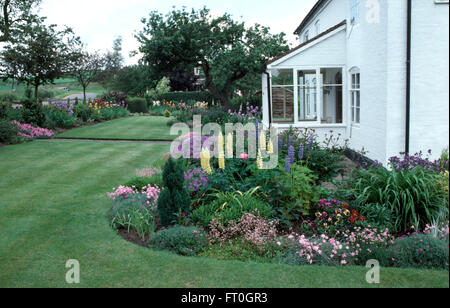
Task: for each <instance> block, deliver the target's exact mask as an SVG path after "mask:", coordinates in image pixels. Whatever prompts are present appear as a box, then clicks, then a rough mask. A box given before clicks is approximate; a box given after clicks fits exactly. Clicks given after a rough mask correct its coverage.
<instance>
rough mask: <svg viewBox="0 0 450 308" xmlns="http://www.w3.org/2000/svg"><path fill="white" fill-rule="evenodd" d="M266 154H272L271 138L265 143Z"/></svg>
mask: <svg viewBox="0 0 450 308" xmlns="http://www.w3.org/2000/svg"><path fill="white" fill-rule="evenodd" d="M267 154H273V142H272V139H270V140H269V142H268V143H267Z"/></svg>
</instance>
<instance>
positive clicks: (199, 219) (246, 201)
mask: <svg viewBox="0 0 450 308" xmlns="http://www.w3.org/2000/svg"><path fill="white" fill-rule="evenodd" d="M256 191H257V188H256V189H253V190H249V191H248V192H245V193H242V192H240V191H237V192H219V193H217V194H214V195H213V196H214V198H215V199H214V201H213V202H211V203H209V204H206V205H203V206H200V207H199V208H197V209H196V210H194V211H193V213H192V216H191V219H192V220H193V221H194V222H195V223H196V224H199V225H201V226H203V227H204V228H208V227H209V225H210V223H211V221H212V220H213V219H214V218H215V219H217V220H218V221H219V222H220V223H221V224H222V225H223V226H228V224H229V223H230V222H232V221H234V222H235V223H237V222H238V221H239V220H240V219H241V217H242V216H243V215H244V213H255V212H257V213H258V214H259V215H260V216H261V217H264V218H269V217H271V216H272V208H271V206H270V205H268V204H267V203H265V202H263V201H261V200H259V199H258V198H256V196H254V194H255V192H256Z"/></svg>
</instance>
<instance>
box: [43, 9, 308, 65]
mask: <svg viewBox="0 0 450 308" xmlns="http://www.w3.org/2000/svg"><path fill="white" fill-rule="evenodd" d="M315 2H316V0H279V1H274V0H189V1H187V0H43V2H42V5H41V10H40V15H41V16H47V17H48V22H49V23H55V24H58V25H67V26H70V27H72V28H73V29H74V31H75V33H76V34H77V35H79V36H80V37H81V39H82V40H83V42H85V43H87V45H88V46H89V49H91V50H102V51H104V50H106V49H110V48H111V47H112V41H113V40H114V39H115V38H116V37H117V36H122V38H123V50H124V51H123V54H124V56H125V58H126V63H127V64H134V63H136V62H137V59H136V58H134V59H132V58H129V57H128V53H129V52H130V51H132V50H137V48H138V46H139V45H138V43H137V41H136V39H135V38H134V36H133V34H134V33H135V32H136V31H139V30H141V29H142V24H141V21H140V20H141V18H143V17H146V16H148V14H149V12H151V11H153V10H156V11H160V12H162V13H164V14H165V13H167V12H169V11H170V10H171V8H172V6H176V7H177V8H182V7H183V6H186V7H187V8H192V7H193V8H196V9H199V8H202V7H203V6H206V7H208V8H209V9H211V11H212V13H213V14H217V15H218V14H223V13H224V12H227V13H230V14H232V15H233V17H234V18H236V19H239V20H243V21H245V22H246V23H248V24H254V23H260V24H262V25H265V26H269V27H270V28H271V29H272V32H274V33H278V32H285V33H286V34H287V38H288V40H289V43H291V44H292V45H295V44H296V38H295V36H294V35H293V32H294V31H295V29H296V27H297V26H298V25H299V24H300V22H301V20H302V19H303V17H305V16H306V14H307V13H308V11H309V10H310V9H311V8H312V6H313V5H314V3H315Z"/></svg>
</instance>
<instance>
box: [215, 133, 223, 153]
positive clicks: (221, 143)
mask: <svg viewBox="0 0 450 308" xmlns="http://www.w3.org/2000/svg"><path fill="white" fill-rule="evenodd" d="M217 141H218V143H219V157H220V156H221V155H224V153H225V152H224V149H225V148H224V144H225V139H224V138H223V135H222V132H220V133H219V136H218V137H217Z"/></svg>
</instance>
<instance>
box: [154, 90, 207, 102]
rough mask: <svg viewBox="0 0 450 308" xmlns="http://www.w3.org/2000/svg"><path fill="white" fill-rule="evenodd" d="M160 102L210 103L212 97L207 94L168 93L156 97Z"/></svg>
mask: <svg viewBox="0 0 450 308" xmlns="http://www.w3.org/2000/svg"><path fill="white" fill-rule="evenodd" d="M158 100H160V101H169V102H170V101H174V102H179V101H183V102H187V101H196V102H208V103H212V102H213V100H214V97H213V96H212V95H211V94H210V93H209V92H206V91H204V92H170V93H166V94H161V95H159V97H158Z"/></svg>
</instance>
